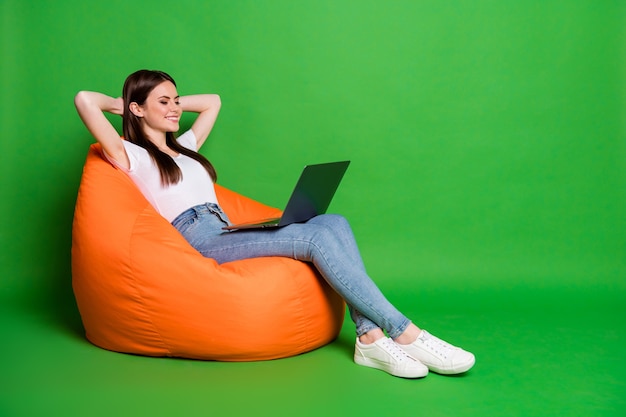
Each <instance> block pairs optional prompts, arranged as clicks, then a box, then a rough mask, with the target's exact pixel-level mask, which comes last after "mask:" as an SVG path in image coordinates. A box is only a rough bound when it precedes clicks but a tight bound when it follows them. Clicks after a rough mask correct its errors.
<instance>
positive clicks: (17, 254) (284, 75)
mask: <svg viewBox="0 0 626 417" xmlns="http://www.w3.org/2000/svg"><path fill="white" fill-rule="evenodd" d="M0 4H1V5H2V6H1V12H2V23H1V27H2V29H1V30H2V55H1V57H2V58H1V59H2V64H1V68H2V74H1V79H2V89H1V91H2V112H1V114H2V116H1V117H2V119H1V120H2V130H3V140H2V142H1V145H0V146H1V147H2V148H1V149H2V152H1V154H2V163H1V164H0V170H1V171H0V174H1V175H0V181H1V184H2V186H1V190H2V197H1V203H0V204H1V206H0V208H1V212H0V215H1V218H2V229H1V231H0V238H1V243H0V244H1V245H2V246H1V249H2V250H1V251H0V257H1V258H0V259H1V265H2V271H0V272H1V276H0V332H1V333H0V334H1V336H0V338H1V341H0V415H2V416H4V415H6V416H33V415H40V416H49V415H63V416H73V415H176V416H178V415H181V416H182V415H251V414H252V415H259V414H260V415H271V414H277V415H311V416H317V415H358V414H361V413H367V414H371V415H376V414H377V415H392V414H400V413H402V414H404V415H409V413H411V415H422V414H423V415H429V416H463V415H488V416H494V415H502V416H514V415H516V416H532V415H535V416H538V415H568V416H575V415H576V416H578V415H580V416H589V415H594V416H600V415H624V414H625V413H626V400H625V397H626V384H625V383H624V372H625V371H626V364H625V363H626V361H625V360H624V355H623V347H624V345H625V343H626V338H625V337H624V330H626V318H625V317H626V314H625V313H626V307H625V305H626V303H625V302H626V280H625V279H626V239H625V238H624V236H625V235H626V233H625V232H626V216H625V214H626V213H625V207H626V100H625V99H626V83H625V81H626V2H624V1H620V0H615V1H610V0H570V1H558V0H545V1H539V0H537V1H530V0H527V1H496V0H493V1H488V0H476V1H469V0H468V1H461V0H450V1H440V0H438V1H435V0H432V1H423V0H401V1H388V2H383V1H371V0H361V1H341V0H318V1H302V2H299V1H293V0H291V1H288V0H275V1H274V0H264V1H262V0H259V1H225V0H224V1H177V2H169V1H163V0H153V1H150V2H147V1H146V2H142V1H134V2H129V1H126V0H124V1H118V0H115V1H106V2H103V1H97V2H96V1H83V2H77V1H51V0H45V1H34V0H30V1H24V0H2V3H0ZM140 68H150V69H162V70H165V71H167V72H169V73H170V74H172V75H173V76H174V78H175V79H176V80H177V82H178V86H179V89H178V91H179V93H180V94H191V93H198V92H217V93H219V94H220V95H221V97H222V103H223V106H222V111H221V115H220V118H219V119H218V123H217V125H216V127H215V129H214V132H213V133H212V135H211V137H210V139H209V141H208V142H207V144H206V145H205V146H204V148H203V153H204V154H205V155H206V156H208V157H209V158H210V159H211V160H212V161H213V163H214V164H215V165H216V167H217V169H218V172H219V175H220V182H221V183H222V184H223V185H225V186H227V187H229V188H232V189H234V190H236V191H239V192H241V193H243V194H246V195H248V196H251V197H253V198H255V199H258V200H260V201H263V202H266V203H268V204H271V205H275V206H282V205H283V204H284V203H285V200H286V198H287V196H288V193H289V190H290V188H291V187H292V186H293V183H294V181H295V177H296V176H297V174H298V173H299V171H300V169H301V168H302V166H303V165H304V164H305V163H309V162H322V161H327V160H338V159H350V160H352V165H351V167H350V169H349V171H348V173H347V175H346V177H345V179H344V182H343V184H342V186H341V188H340V190H339V192H338V194H337V195H336V198H335V200H334V202H333V205H332V207H331V211H335V212H341V213H342V214H344V215H346V216H347V217H348V218H349V219H350V221H351V223H352V225H353V228H354V230H355V234H356V236H357V239H358V241H359V245H360V247H361V251H362V253H363V256H364V259H365V262H366V264H367V266H368V269H369V272H370V274H371V275H372V276H373V277H374V279H375V280H376V281H377V282H378V283H379V285H380V287H381V288H382V289H383V291H384V292H385V293H386V294H387V295H388V297H389V298H390V299H391V300H392V301H393V302H394V303H395V304H396V305H397V306H398V307H399V308H400V309H401V310H402V311H404V312H405V313H406V314H407V315H408V316H410V317H411V318H413V319H414V320H415V321H416V323H417V324H418V325H420V326H423V327H425V328H427V329H429V330H430V331H432V332H433V333H435V334H437V335H439V336H441V337H443V338H445V339H448V340H450V341H451V342H453V343H456V344H460V345H462V346H464V347H466V348H467V349H469V350H471V351H473V352H474V353H475V354H476V356H477V364H476V366H475V368H474V369H473V370H472V371H470V372H469V373H468V374H466V375H464V376H461V377H443V376H439V375H434V374H432V375H430V376H428V377H427V378H426V379H424V380H418V381H411V380H402V379H398V378H393V377H390V376H388V375H386V374H384V373H382V372H380V371H374V370H370V369H366V368H362V367H358V366H356V365H354V364H353V363H352V360H351V355H352V348H353V343H354V341H353V328H352V324H351V323H350V322H347V323H346V325H345V326H344V329H343V331H342V333H341V335H340V337H339V338H338V340H337V341H336V342H334V343H333V344H331V345H329V346H327V347H324V348H322V349H319V350H317V351H314V352H311V353H308V354H305V355H301V356H298V357H294V358H288V359H282V360H277V361H269V362H257V363H239V364H233V363H215V362H199V361H189V360H181V359H155V358H143V357H137V356H130V355H123V354H117V353H112V352H107V351H104V350H101V349H99V348H96V347H94V346H92V345H91V344H89V343H88V342H87V341H86V340H85V339H84V335H83V330H82V326H81V322H80V316H79V314H78V311H77V309H76V306H75V303H74V299H73V294H72V292H71V273H70V246H71V222H72V216H73V206H74V202H75V198H76V192H77V189H78V184H79V180H80V175H81V169H82V165H83V162H84V158H85V156H86V153H87V149H88V146H89V144H90V143H92V142H93V139H91V137H90V135H89V134H88V132H87V131H86V129H85V128H84V127H83V125H82V124H81V122H80V120H79V118H78V117H77V115H76V113H75V110H74V107H73V101H72V100H73V96H74V95H75V93H76V92H77V91H79V90H81V89H88V90H96V91H101V92H104V93H107V94H110V95H115V96H117V95H119V94H121V86H122V83H123V80H124V78H125V77H126V76H127V75H128V74H129V73H131V72H133V71H135V70H137V69H140ZM111 120H113V121H114V123H115V124H116V126H118V127H119V126H120V120H119V118H116V117H112V118H111ZM190 121H191V119H190V118H185V119H184V120H183V127H189V125H190Z"/></svg>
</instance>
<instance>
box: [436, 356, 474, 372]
mask: <svg viewBox="0 0 626 417" xmlns="http://www.w3.org/2000/svg"><path fill="white" fill-rule="evenodd" d="M475 363H476V358H472V360H471V361H468V362H467V363H464V364H461V365H457V366H456V367H454V368H450V369H440V368H438V367H436V366H431V365H428V364H426V366H427V367H428V369H429V370H430V371H432V372H435V373H437V374H440V375H456V374H462V373H464V372H467V371H469V370H470V369H472V367H473V366H474V364H475Z"/></svg>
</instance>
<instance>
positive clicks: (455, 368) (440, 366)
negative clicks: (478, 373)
mask: <svg viewBox="0 0 626 417" xmlns="http://www.w3.org/2000/svg"><path fill="white" fill-rule="evenodd" d="M398 346H399V347H400V348H401V349H402V350H404V351H405V352H406V353H408V354H409V355H411V356H412V357H414V358H415V359H417V360H419V361H420V362H422V363H423V364H424V365H426V366H427V367H428V369H429V370H431V371H433V372H437V373H438V374H444V375H450V374H460V373H463V372H466V371H468V370H469V369H470V368H471V367H472V366H474V363H475V362H476V359H475V358H474V355H473V354H472V353H470V352H467V351H465V350H463V349H461V348H459V347H456V346H452V345H450V344H449V343H446V342H444V341H443V340H441V339H439V338H437V337H435V336H433V335H431V334H430V333H428V332H427V331H426V330H422V332H421V333H420V335H419V336H418V337H417V340H415V342H413V343H411V344H410V345H401V344H399V343H398Z"/></svg>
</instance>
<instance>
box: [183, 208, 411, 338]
mask: <svg viewBox="0 0 626 417" xmlns="http://www.w3.org/2000/svg"><path fill="white" fill-rule="evenodd" d="M229 224H230V221H229V220H228V217H227V216H226V214H225V213H224V212H223V211H222V209H221V208H220V207H219V206H218V205H216V204H212V203H206V204H201V205H198V206H195V207H192V208H190V209H189V210H186V211H185V212H183V213H182V214H180V215H179V216H178V217H176V219H174V221H172V225H173V226H174V227H175V228H176V229H177V230H178V231H179V232H180V233H181V234H182V235H183V236H184V237H185V239H186V240H187V241H188V242H189V243H190V244H191V246H193V247H194V248H195V249H196V250H198V252H200V253H201V254H202V255H203V256H205V257H207V258H213V259H215V260H216V261H217V262H218V263H220V264H221V263H225V262H231V261H236V260H240V259H248V258H257V257H264V256H283V257H288V258H292V259H297V260H300V261H305V262H310V263H312V264H313V265H314V266H315V268H317V270H318V271H319V272H320V274H321V275H322V277H324V279H325V280H326V281H327V282H328V284H329V285H330V286H331V287H332V288H333V289H334V290H335V291H336V292H337V293H338V294H339V295H340V296H341V297H342V298H343V299H344V300H345V301H346V304H347V305H348V308H349V310H350V317H351V318H352V320H353V321H354V323H355V325H356V333H357V335H358V336H361V335H363V334H365V333H367V332H369V331H370V330H373V329H375V328H378V327H380V328H382V329H383V330H385V331H386V332H387V334H388V335H389V337H392V338H396V337H398V336H399V335H400V334H401V333H402V332H404V330H405V329H406V328H407V327H408V325H409V323H410V321H409V320H408V319H407V318H406V317H405V316H404V315H402V314H401V313H400V312H399V311H398V310H397V309H396V308H395V307H394V306H393V305H391V303H390V302H389V301H387V299H386V298H385V296H384V295H383V294H382V293H381V292H380V290H379V289H378V287H377V286H376V284H374V282H373V281H372V280H371V279H370V277H369V276H368V275H367V272H366V271H365V266H364V265H363V261H362V260H361V255H360V253H359V250H358V248H357V245H356V242H355V239H354V236H353V234H352V230H351V228H350V225H349V224H348V222H347V221H346V220H345V219H344V218H343V217H341V216H338V215H332V214H324V215H321V216H317V217H314V218H312V219H311V220H309V221H308V222H306V223H294V224H291V225H289V226H285V227H280V228H277V229H261V230H250V231H245V230H239V231H235V232H225V231H224V230H222V227H223V226H225V225H229Z"/></svg>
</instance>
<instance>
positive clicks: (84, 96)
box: [74, 91, 89, 109]
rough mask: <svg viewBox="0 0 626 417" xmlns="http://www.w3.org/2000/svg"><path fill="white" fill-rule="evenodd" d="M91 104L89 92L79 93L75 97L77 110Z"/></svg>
mask: <svg viewBox="0 0 626 417" xmlns="http://www.w3.org/2000/svg"><path fill="white" fill-rule="evenodd" d="M88 102H89V93H88V92H87V91H79V92H78V93H76V95H75V96H74V106H76V108H77V109H80V108H82V107H84V106H85V105H86V104H87V103H88Z"/></svg>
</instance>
